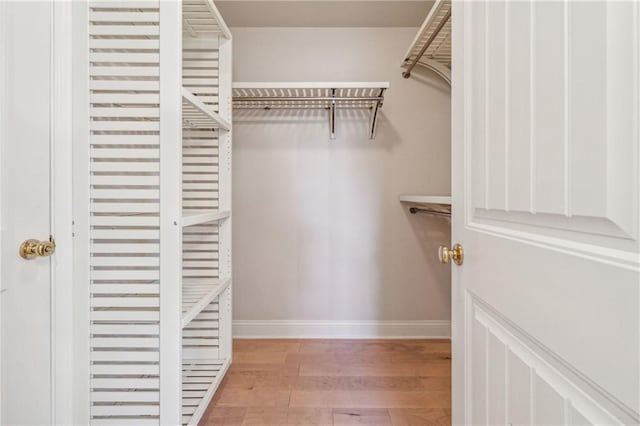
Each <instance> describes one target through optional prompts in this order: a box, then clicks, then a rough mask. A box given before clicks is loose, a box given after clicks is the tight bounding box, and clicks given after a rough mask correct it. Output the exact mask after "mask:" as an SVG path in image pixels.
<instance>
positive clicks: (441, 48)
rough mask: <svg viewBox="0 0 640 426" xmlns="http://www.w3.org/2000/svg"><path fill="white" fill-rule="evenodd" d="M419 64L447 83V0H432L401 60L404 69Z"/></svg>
mask: <svg viewBox="0 0 640 426" xmlns="http://www.w3.org/2000/svg"><path fill="white" fill-rule="evenodd" d="M416 65H420V66H423V67H425V68H429V69H431V70H432V71H434V72H435V73H436V74H438V75H439V76H440V77H441V78H443V79H444V80H445V81H446V82H447V83H449V85H451V0H436V2H435V3H434V5H433V6H432V7H431V10H430V11H429V14H428V15H427V18H426V19H425V21H424V23H423V24H422V26H421V27H420V29H419V30H418V34H417V35H416V37H415V38H414V39H413V42H412V43H411V46H410V47H409V50H408V51H407V54H406V55H405V57H404V61H403V62H402V67H403V68H406V71H404V72H403V73H402V76H403V77H404V78H409V77H410V76H411V70H412V69H413V68H414V67H415V66H416Z"/></svg>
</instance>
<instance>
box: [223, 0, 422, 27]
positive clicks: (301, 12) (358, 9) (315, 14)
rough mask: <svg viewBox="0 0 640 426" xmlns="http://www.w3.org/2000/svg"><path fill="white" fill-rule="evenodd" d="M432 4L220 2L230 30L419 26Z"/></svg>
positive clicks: (394, 0)
mask: <svg viewBox="0 0 640 426" xmlns="http://www.w3.org/2000/svg"><path fill="white" fill-rule="evenodd" d="M432 5H433V1H425V0H409V1H406V0H284V1H272V0H226V1H225V0H220V1H216V6H217V7H218V9H219V10H220V13H221V14H222V16H224V20H225V22H226V23H227V25H229V26H230V27H419V26H420V25H421V24H422V22H423V21H424V18H425V17H426V16H427V12H428V11H429V9H430V8H431V6H432Z"/></svg>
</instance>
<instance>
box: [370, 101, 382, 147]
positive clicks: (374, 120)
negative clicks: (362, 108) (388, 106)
mask: <svg viewBox="0 0 640 426" xmlns="http://www.w3.org/2000/svg"><path fill="white" fill-rule="evenodd" d="M384 90H385V89H380V93H379V94H378V98H380V99H379V100H378V101H377V102H376V104H375V105H374V106H373V107H372V108H371V116H370V117H369V139H375V138H376V130H377V128H378V116H379V115H380V107H382V96H383V95H384Z"/></svg>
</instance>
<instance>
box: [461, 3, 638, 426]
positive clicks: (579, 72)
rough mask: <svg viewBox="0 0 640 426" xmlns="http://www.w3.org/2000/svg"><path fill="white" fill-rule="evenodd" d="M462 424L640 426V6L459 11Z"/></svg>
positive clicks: (497, 6)
mask: <svg viewBox="0 0 640 426" xmlns="http://www.w3.org/2000/svg"><path fill="white" fill-rule="evenodd" d="M453 24H454V46H453V54H454V57H453V73H454V77H453V102H454V104H453V108H454V123H453V132H454V133H453V158H454V164H453V182H454V184H453V195H454V198H453V211H454V222H453V242H459V243H461V244H462V245H463V246H464V249H465V259H464V264H463V265H462V266H456V265H454V266H453V268H454V273H453V292H454V313H453V315H454V329H453V347H454V353H453V359H454V372H453V374H454V377H453V383H454V395H453V404H454V422H455V423H457V424H494V425H497V424H513V425H516V424H517V425H522V424H540V425H565V424H566V425H568V424H594V425H595V424H598V425H604V424H637V423H638V422H639V421H640V414H639V411H640V410H639V408H638V407H639V404H640V390H639V389H640V378H639V377H640V368H639V365H640V353H639V343H640V340H639V333H640V329H639V327H640V325H639V324H640V317H639V303H640V274H639V269H640V260H639V250H638V248H639V243H638V229H639V220H640V218H639V205H638V204H639V193H640V179H639V174H638V173H639V163H640V160H639V156H640V150H639V133H638V132H639V125H640V123H639V121H640V105H639V102H640V69H639V59H640V58H639V57H640V27H639V26H640V3H638V2H604V1H585V2H578V1H576V2H573V1H566V2H561V1H554V2H543V1H533V2H505V1H477V2H457V3H456V4H455V6H454V11H453Z"/></svg>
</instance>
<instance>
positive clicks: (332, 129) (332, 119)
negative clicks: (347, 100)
mask: <svg viewBox="0 0 640 426" xmlns="http://www.w3.org/2000/svg"><path fill="white" fill-rule="evenodd" d="M331 97H332V98H333V100H331V103H330V104H329V139H331V140H334V139H335V138H336V100H335V97H336V89H331Z"/></svg>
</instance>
